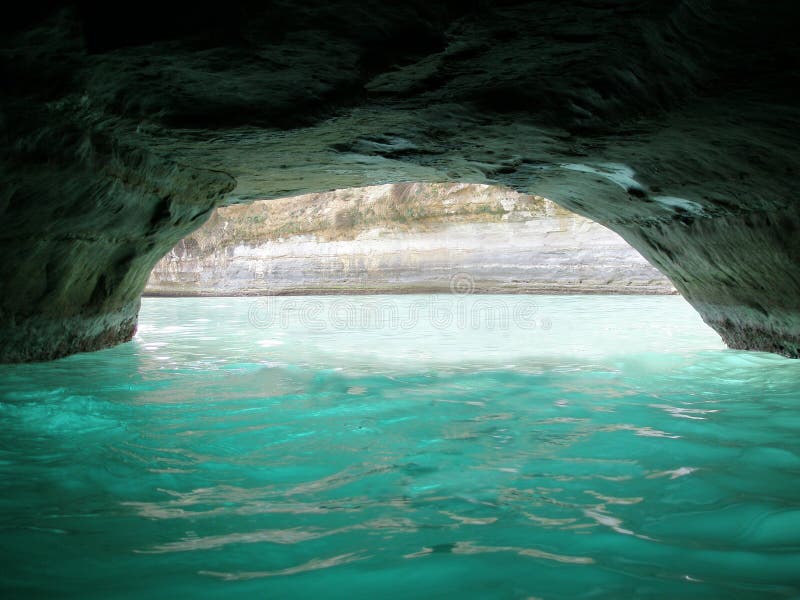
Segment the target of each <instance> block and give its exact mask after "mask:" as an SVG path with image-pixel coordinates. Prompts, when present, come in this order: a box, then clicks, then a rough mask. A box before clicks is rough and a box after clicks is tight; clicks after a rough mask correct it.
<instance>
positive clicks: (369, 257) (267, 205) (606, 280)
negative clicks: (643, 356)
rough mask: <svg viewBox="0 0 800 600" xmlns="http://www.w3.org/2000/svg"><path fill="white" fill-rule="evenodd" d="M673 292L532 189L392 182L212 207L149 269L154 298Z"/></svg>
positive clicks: (607, 236)
mask: <svg viewBox="0 0 800 600" xmlns="http://www.w3.org/2000/svg"><path fill="white" fill-rule="evenodd" d="M450 291H458V292H475V293H480V292H503V293H508V292H539V293H543V292H585V293H623V294H629V293H674V291H675V289H674V287H673V286H672V284H671V283H670V282H669V280H668V279H666V278H665V277H664V276H663V275H662V274H661V273H660V272H659V271H658V270H656V269H655V268H654V267H652V266H651V265H650V264H648V263H647V261H645V260H644V259H643V258H642V257H641V255H639V254H638V253H637V252H636V251H635V250H633V248H631V247H630V246H629V245H628V244H627V243H626V242H625V241H624V240H622V238H620V237H619V236H618V235H616V234H615V233H613V232H611V231H609V230H608V229H606V228H605V227H603V226H601V225H598V224H597V223H594V222H592V221H590V220H589V219H586V218H584V217H581V216H579V215H576V214H574V213H571V212H570V211H568V210H565V209H563V208H561V207H560V206H558V205H557V204H555V203H553V202H551V201H549V200H547V199H545V198H541V197H539V196H529V195H525V194H519V193H516V192H514V191H512V190H510V189H507V188H501V187H497V186H486V185H470V184H394V185H383V186H373V187H367V188H354V189H348V190H338V191H335V192H330V193H322V194H310V195H307V196H299V197H294V198H285V199H281V200H265V201H259V202H254V203H252V204H249V205H238V206H228V207H223V208H219V209H217V210H216V212H215V213H214V214H213V215H212V217H211V218H210V219H209V221H208V222H207V223H206V224H205V225H204V226H203V227H201V228H200V229H198V230H197V231H195V232H194V233H192V234H191V235H189V236H188V237H186V238H185V239H183V240H181V242H179V243H178V244H177V245H176V246H175V247H174V248H173V249H172V250H171V251H170V252H169V253H168V254H167V255H166V256H165V257H164V258H162V259H161V260H160V261H159V262H158V264H157V265H156V266H155V268H154V269H153V272H152V274H151V276H150V280H149V282H148V285H147V287H146V288H145V292H146V293H150V294H155V295H226V294H234V295H239V294H303V293H304V294H314V293H404V292H450Z"/></svg>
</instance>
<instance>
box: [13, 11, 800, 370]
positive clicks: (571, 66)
mask: <svg viewBox="0 0 800 600" xmlns="http://www.w3.org/2000/svg"><path fill="white" fill-rule="evenodd" d="M33 4H34V3H31V6H28V7H26V8H25V9H24V11H23V13H22V14H21V15H19V16H14V17H13V18H12V17H11V16H9V17H8V18H6V19H5V20H4V21H3V23H2V25H0V31H2V39H1V40H0V69H2V70H0V73H2V79H3V91H2V98H1V99H0V136H1V140H0V141H2V146H1V147H0V174H1V175H2V181H3V186H2V189H1V190H0V216H2V220H1V221H0V222H1V223H2V226H0V252H1V253H2V256H3V259H2V263H0V281H1V282H2V295H0V360H4V361H18V360H40V359H48V358H54V357H57V356H62V355H65V354H69V353H72V352H76V351H81V350H91V349H94V348H100V347H104V346H107V345H110V344H113V343H117V342H120V341H124V340H126V339H129V338H130V336H131V335H132V332H133V330H134V328H135V318H136V310H137V305H138V296H139V293H140V292H141V290H142V288H143V286H144V285H145V282H146V280H147V274H148V273H149V270H150V268H151V267H152V265H153V264H155V262H156V261H157V260H158V258H159V257H160V256H162V255H163V254H164V253H166V252H167V251H168V250H169V249H170V248H171V247H172V246H173V245H174V244H175V243H176V242H177V241H178V240H179V239H181V238H182V237H183V236H185V235H186V234H187V233H189V232H190V231H191V230H193V229H194V228H196V227H198V226H199V225H200V224H202V222H203V221H204V219H205V218H207V216H208V215H209V214H210V213H211V211H212V209H213V208H214V207H215V206H218V205H221V204H225V203H228V204H230V203H242V202H248V201H252V200H254V199H260V198H267V199H269V198H279V197H286V196H292V195H298V194H304V193H314V192H323V191H327V190H331V189H337V188H344V187H353V186H365V185H375V184H386V183H393V182H404V181H428V182H473V183H487V184H488V183H491V184H502V185H506V186H509V187H512V188H514V189H516V190H518V191H521V192H525V193H531V194H539V195H541V196H545V197H547V198H550V199H552V200H554V201H556V202H558V203H560V204H562V205H563V206H565V207H567V208H569V209H571V210H573V211H576V212H578V213H580V214H583V215H586V216H588V217H590V218H592V219H595V220H597V221H598V222H600V223H602V224H603V225H606V226H608V227H610V228H611V229H613V230H614V231H616V232H618V233H619V234H620V235H622V236H623V237H624V238H625V239H626V240H627V241H628V242H630V243H631V244H632V245H633V246H634V247H635V248H637V249H638V250H639V251H640V252H641V253H642V254H643V255H644V256H645V257H646V258H647V259H648V260H650V262H651V263H652V264H654V265H655V266H657V267H658V268H659V269H660V270H661V271H662V272H664V273H665V274H666V275H667V276H668V277H669V278H670V279H671V280H672V281H673V282H674V284H675V286H676V287H677V289H678V290H679V291H680V292H681V293H682V294H683V295H684V296H685V297H686V298H687V299H688V300H689V301H690V302H691V303H692V304H693V305H694V306H695V307H696V308H697V309H698V310H699V312H700V313H701V315H702V316H703V317H704V318H705V319H706V321H707V322H708V323H709V324H711V325H712V326H713V327H715V328H716V329H717V331H719V332H720V333H721V334H722V335H723V337H724V338H725V340H726V341H727V342H728V343H729V344H730V345H732V346H734V347H737V348H750V349H759V350H768V351H773V352H779V353H782V354H785V355H788V356H798V354H800V271H798V268H797V267H798V262H799V259H800V236H798V228H800V209H799V208H798V203H797V202H796V200H795V190H794V182H795V178H796V171H797V164H798V154H799V153H800V151H799V150H798V144H797V139H798V134H799V133H800V114H799V113H800V111H799V110H798V105H797V99H796V96H795V93H794V90H796V89H798V87H800V86H798V85H797V84H798V64H800V61H798V58H800V50H799V49H798V39H800V36H798V35H797V24H798V22H800V18H799V17H800V6H799V5H798V4H797V3H796V2H793V1H789V0H778V1H776V2H771V3H769V4H768V5H766V4H765V5H763V6H762V5H758V6H756V5H754V4H753V3H749V2H742V1H733V2H732V1H730V0H640V1H635V2H630V1H627V0H582V1H580V2H579V1H575V2H559V3H554V2H545V1H541V2H513V1H504V2H447V1H440V2H436V1H425V2H422V1H419V2H417V1H409V2H404V3H370V4H365V3H363V2H344V1H329V2H317V1H306V2H303V3H295V2H288V1H287V2H282V1H277V2H266V3H249V2H228V3H226V4H225V5H224V7H222V6H212V7H210V8H203V7H201V6H200V5H192V6H191V7H189V6H183V5H181V4H180V3H178V4H169V5H167V4H164V3H161V4H160V5H157V6H148V5H147V4H146V3H145V4H142V3H133V4H130V5H118V4H114V5H109V7H108V8H107V9H102V10H100V11H98V10H97V9H95V8H92V7H90V5H89V4H88V3H86V4H82V3H78V4H70V3H65V4H63V5H62V4H60V3H58V2H55V3H48V4H47V5H46V7H44V8H42V7H39V6H34V5H33ZM25 11H27V12H25Z"/></svg>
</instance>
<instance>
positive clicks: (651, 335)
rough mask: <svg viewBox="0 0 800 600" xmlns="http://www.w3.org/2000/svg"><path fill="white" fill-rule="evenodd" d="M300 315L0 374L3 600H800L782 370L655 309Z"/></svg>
mask: <svg viewBox="0 0 800 600" xmlns="http://www.w3.org/2000/svg"><path fill="white" fill-rule="evenodd" d="M308 300H309V301H313V302H316V303H317V304H313V302H312V304H310V305H309V306H308V307H306V308H303V306H302V305H301V304H298V302H299V301H300V299H298V298H294V299H270V300H269V301H268V302H267V303H266V304H258V305H256V306H255V308H254V305H253V302H254V301H253V300H252V299H245V298H237V299H233V298H225V299H145V302H144V308H143V313H142V323H141V328H140V332H139V334H138V335H137V337H136V339H135V340H134V341H133V342H131V343H130V344H126V345H124V346H121V347H118V348H114V349H110V350H107V351H103V352H98V353H94V354H87V355H81V356H75V357H71V358H69V359H65V360H62V361H57V362H54V363H48V364H36V365H20V366H9V365H7V366H2V367H0V424H1V425H2V429H1V430H0V472H1V473H2V477H1V478H0V487H2V493H1V494H0V503H2V511H1V512H0V526H1V527H2V536H0V564H2V571H1V573H2V585H1V587H2V590H4V592H5V593H4V596H7V597H43V598H50V597H69V598H162V597H163V598H174V597H176V595H177V596H182V597H193V598H197V597H209V598H217V597H226V598H240V597H241V598H250V597H254V596H255V597H264V596H267V597H296V598H307V597H315V596H316V597H325V598H328V597H347V598H362V597H363V598H375V597H382V598H392V597H396V598H408V597H449V596H452V597H466V598H516V597H518V598H529V597H537V598H574V597H593V598H594V597H607V598H619V597H698V598H699V597H704V598H705V597H738V598H761V597H765V596H775V597H787V598H789V597H797V596H798V594H800V583H798V575H797V573H798V568H797V566H798V565H800V542H799V541H798V540H800V436H798V433H800V411H798V409H797V405H798V402H799V401H800V398H799V396H800V364H799V363H797V362H795V361H790V360H786V359H782V358H780V357H775V356H771V355H765V354H757V353H743V352H735V351H730V350H725V349H723V347H722V345H721V344H720V342H719V339H718V338H717V336H716V335H715V334H714V333H713V332H711V331H710V330H708V329H707V328H706V327H705V326H703V325H702V323H701V322H700V321H699V319H698V318H697V317H696V315H694V313H693V312H692V311H691V310H690V309H689V308H688V307H687V306H686V305H685V303H683V301H682V300H681V299H679V298H676V297H646V298H642V297H622V298H621V297H608V296H603V297H597V296H595V297H576V296H570V297H557V296H548V297H527V296H513V297H508V296H486V297H480V299H479V300H480V304H477V305H476V304H475V303H476V302H478V300H476V299H475V298H471V297H457V296H453V297H439V298H438V299H437V302H440V304H439V305H438V306H434V305H432V304H430V301H429V299H424V298H423V297H414V296H409V297H396V298H386V297H358V298H348V299H337V298H315V299H308ZM337 302H338V303H339V304H338V305H337V304H336V303H337ZM343 302H349V303H351V304H349V305H346V304H343ZM387 302H395V303H396V310H395V309H391V310H390V309H387V308H385V307H386V303H387ZM446 302H449V303H450V304H451V307H450V309H451V313H452V315H453V318H452V320H451V322H450V323H449V325H447V326H443V324H442V319H443V317H441V315H439V316H437V319H431V318H429V317H430V313H431V311H437V314H438V312H439V311H442V310H447V306H446V304H445V303H446ZM370 303H371V304H370ZM376 303H380V304H376ZM415 303H416V305H415ZM376 305H379V306H381V307H383V308H381V309H380V311H377V312H376V310H375V306H376ZM337 306H338V307H339V308H337ZM342 306H345V309H341V307H342ZM492 306H497V307H500V308H499V309H498V310H497V311H496V312H495V313H494V314H495V315H501V316H502V315H504V314H505V315H511V316H512V317H513V316H514V315H516V316H517V317H519V318H521V317H520V315H523V316H524V315H527V316H528V317H532V320H529V321H527V325H525V324H520V323H519V322H514V321H513V319H511V320H506V322H505V324H503V322H502V320H500V319H498V318H494V321H492V320H491V319H489V318H488V316H487V315H489V316H491V307H492ZM332 307H333V308H335V310H339V311H342V310H343V311H344V312H341V313H340V314H338V316H337V313H336V312H335V311H334V310H332ZM365 307H366V308H365ZM476 307H477V308H476ZM520 307H522V308H520ZM523 309H524V310H523ZM304 311H305V313H309V311H310V314H311V315H312V317H309V316H308V314H305V313H304ZM348 311H349V312H348ZM359 311H361V312H359ZM381 311H383V312H381ZM412 311H417V312H416V313H415V314H416V315H417V317H416V318H417V320H416V322H414V323H413V324H411V325H407V326H403V327H400V326H398V325H397V324H396V323H394V324H393V323H392V322H387V326H386V327H381V322H380V319H378V320H376V319H375V318H374V315H375V314H378V315H387V314H388V315H390V316H391V315H393V314H395V313H397V314H401V315H402V314H412ZM459 311H461V313H459ZM304 314H305V316H304ZM343 314H344V315H349V317H348V318H349V319H350V320H347V319H342V318H339V317H341V316H342V315H343ZM359 314H370V315H372V316H371V317H370V320H368V321H358V318H360V317H357V316H356V317H353V315H359ZM459 314H465V315H467V316H468V318H466V319H465V320H463V321H461V323H460V324H459V322H457V318H458V315H459ZM476 314H477V315H479V316H478V317H477V318H476V319H474V320H473V319H472V318H471V316H470V315H476ZM254 315H255V316H254ZM392 318H393V317H392ZM515 318H516V317H515ZM526 318H527V317H526ZM354 319H355V320H354ZM265 323H269V325H270V326H269V327H265V326H264V325H265ZM528 325H530V326H528Z"/></svg>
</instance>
